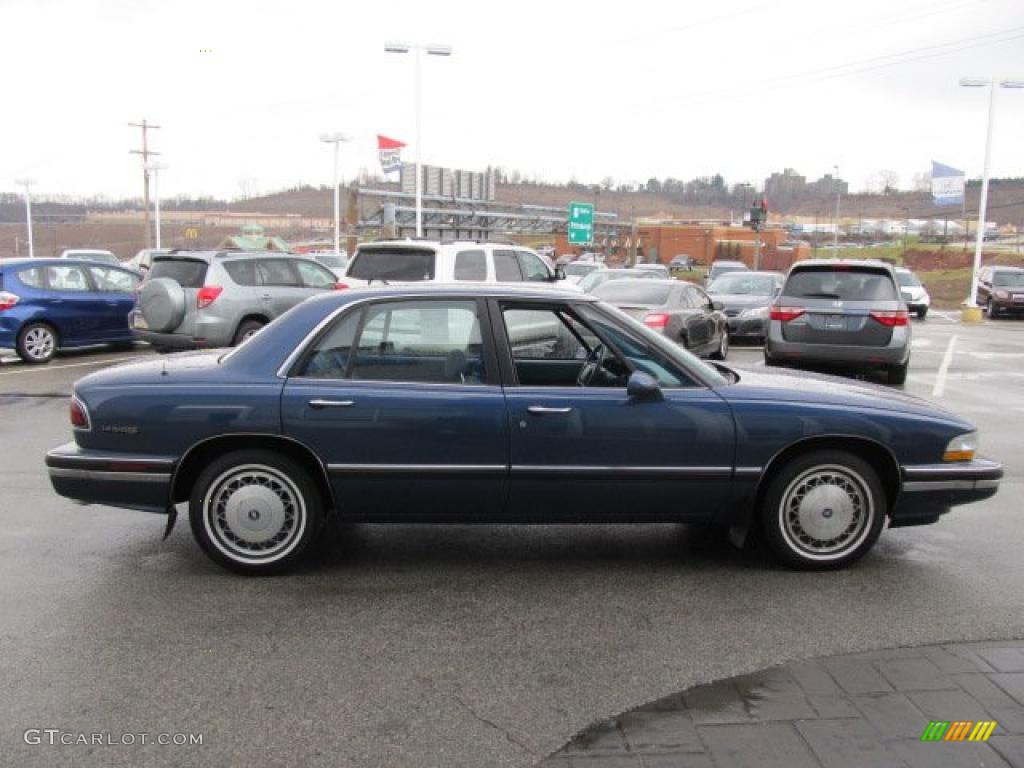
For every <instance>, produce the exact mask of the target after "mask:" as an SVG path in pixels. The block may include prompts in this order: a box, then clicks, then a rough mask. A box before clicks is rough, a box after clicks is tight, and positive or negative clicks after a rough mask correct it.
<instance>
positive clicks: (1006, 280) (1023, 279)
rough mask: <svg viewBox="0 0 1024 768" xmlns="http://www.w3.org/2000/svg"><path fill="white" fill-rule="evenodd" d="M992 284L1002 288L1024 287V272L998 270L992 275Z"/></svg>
mask: <svg viewBox="0 0 1024 768" xmlns="http://www.w3.org/2000/svg"><path fill="white" fill-rule="evenodd" d="M992 285H997V286H999V287H1000V288H1022V287H1024V272H996V273H995V274H994V275H993V276H992Z"/></svg>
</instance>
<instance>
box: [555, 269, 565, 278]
mask: <svg viewBox="0 0 1024 768" xmlns="http://www.w3.org/2000/svg"><path fill="white" fill-rule="evenodd" d="M554 279H555V280H565V270H564V269H563V268H562V267H560V266H559V267H555V277H554Z"/></svg>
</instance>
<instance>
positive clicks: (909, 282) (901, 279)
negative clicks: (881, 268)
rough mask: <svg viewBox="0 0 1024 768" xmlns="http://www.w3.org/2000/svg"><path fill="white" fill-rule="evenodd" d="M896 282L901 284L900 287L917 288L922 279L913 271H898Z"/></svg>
mask: <svg viewBox="0 0 1024 768" xmlns="http://www.w3.org/2000/svg"><path fill="white" fill-rule="evenodd" d="M896 282H897V283H899V284H900V288H917V287H918V286H920V285H921V281H920V280H918V278H917V275H915V274H914V273H913V272H897V273H896Z"/></svg>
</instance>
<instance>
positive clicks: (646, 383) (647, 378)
mask: <svg viewBox="0 0 1024 768" xmlns="http://www.w3.org/2000/svg"><path fill="white" fill-rule="evenodd" d="M626 394H627V395H628V396H629V397H630V398H631V399H633V400H660V399H661V386H660V385H659V384H658V382H657V380H656V379H655V378H654V377H653V376H651V375H650V374H649V373H644V372H643V371H634V372H633V373H632V374H631V375H630V377H629V380H628V381H627V382H626Z"/></svg>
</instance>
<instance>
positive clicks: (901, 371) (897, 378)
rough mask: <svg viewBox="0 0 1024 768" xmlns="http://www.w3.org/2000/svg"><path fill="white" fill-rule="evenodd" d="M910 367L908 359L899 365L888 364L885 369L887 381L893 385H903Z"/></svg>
mask: <svg viewBox="0 0 1024 768" xmlns="http://www.w3.org/2000/svg"><path fill="white" fill-rule="evenodd" d="M909 369H910V361H909V360H907V362H905V363H902V364H900V365H890V366H889V368H888V369H887V374H888V377H889V383H890V384H893V385H895V386H903V385H904V384H905V383H906V381H907V371H908V370H909Z"/></svg>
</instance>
